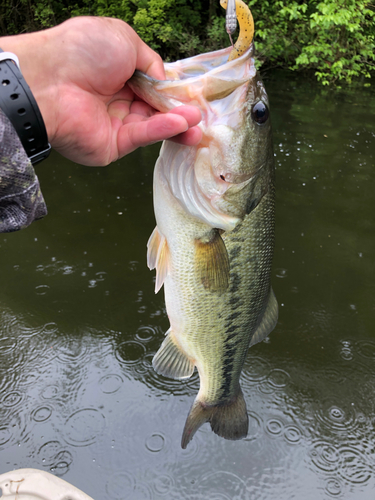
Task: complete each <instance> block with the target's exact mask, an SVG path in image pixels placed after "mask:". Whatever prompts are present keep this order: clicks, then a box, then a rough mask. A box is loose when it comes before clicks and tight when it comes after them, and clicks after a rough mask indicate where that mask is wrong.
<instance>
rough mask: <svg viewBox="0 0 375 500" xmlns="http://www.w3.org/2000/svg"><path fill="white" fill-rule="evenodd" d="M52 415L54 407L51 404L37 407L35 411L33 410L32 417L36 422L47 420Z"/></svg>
mask: <svg viewBox="0 0 375 500" xmlns="http://www.w3.org/2000/svg"><path fill="white" fill-rule="evenodd" d="M51 415H52V408H51V407H49V406H41V407H39V408H36V409H35V410H34V411H33V412H31V418H32V419H33V420H34V421H35V422H45V421H46V420H48V419H49V418H50V416H51Z"/></svg>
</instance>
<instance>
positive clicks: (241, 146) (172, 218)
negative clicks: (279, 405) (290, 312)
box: [130, 45, 278, 448]
mask: <svg viewBox="0 0 375 500" xmlns="http://www.w3.org/2000/svg"><path fill="white" fill-rule="evenodd" d="M231 51H232V49H231V48H230V47H229V48H228V49H224V50H220V51H217V52H213V53H209V54H203V55H199V56H195V57H192V58H189V59H185V60H182V61H178V62H176V63H172V64H166V65H165V69H166V74H167V78H168V79H169V80H167V81H156V80H153V79H151V78H149V77H148V76H146V75H144V74H141V73H136V74H135V75H134V76H133V78H132V80H131V82H130V85H131V87H132V88H133V90H134V92H135V93H136V94H138V95H139V96H140V97H142V98H143V99H144V100H145V101H147V102H148V103H149V104H151V105H152V106H154V107H155V108H156V109H159V110H161V111H166V110H168V109H171V108H173V107H175V106H176V105H180V104H181V103H189V104H193V105H196V106H199V108H200V109H201V111H202V116H203V119H202V122H201V123H200V127H201V129H202V133H203V138H202V141H201V142H200V144H199V145H198V146H194V147H188V146H182V145H179V144H176V143H174V142H171V141H165V142H164V143H163V145H162V148H161V151H160V156H159V158H158V160H157V162H156V166H155V172H154V209H155V216H156V223H157V226H156V228H155V230H154V232H153V233H152V235H151V237H150V239H149V242H148V256H147V259H148V266H149V267H150V269H153V268H156V286H155V291H156V292H157V291H158V290H159V289H160V288H161V286H162V285H163V284H164V293H165V302H166V308H167V313H168V317H169V321H170V329H169V330H168V332H167V334H166V335H167V336H166V338H165V340H164V342H163V343H162V345H161V347H160V349H159V351H158V352H157V353H156V355H155V357H154V359H153V367H154V369H155V370H156V372H157V373H159V374H162V375H164V376H166V377H172V378H175V379H184V378H188V377H190V376H191V375H192V374H193V372H194V368H195V367H197V369H198V372H199V378H200V389H199V392H198V395H197V397H196V399H195V401H194V403H193V405H192V407H191V410H190V413H189V415H188V417H187V420H186V424H185V428H184V431H183V436H182V442H181V445H182V447H183V448H186V446H187V444H188V443H189V441H190V440H191V439H192V437H193V435H194V433H195V432H196V431H197V429H198V428H199V427H200V426H201V425H202V424H203V423H204V422H207V421H208V422H210V424H211V427H212V430H213V431H214V432H215V433H216V434H218V435H219V436H222V437H224V438H226V439H240V438H243V437H245V436H246V435H247V431H248V415H247V410H246V403H245V400H244V397H243V393H242V390H241V387H240V382H239V379H240V375H241V370H242V367H243V364H244V361H245V357H246V354H247V350H248V348H249V347H250V346H252V345H254V344H255V343H257V342H260V341H261V340H263V339H264V338H265V337H266V336H267V335H268V334H269V333H270V332H271V331H272V329H273V328H274V327H275V325H276V322H277V316H278V306H277V301H276V298H275V296H274V293H273V291H272V288H271V284H270V271H271V262H272V255H273V247H274V157H273V148H272V134H271V124H270V119H269V104H268V98H267V94H266V91H265V88H264V86H263V84H262V82H261V80H260V78H259V76H258V73H257V71H256V69H255V65H254V58H253V46H252V45H251V47H250V48H249V49H248V50H247V51H246V52H245V53H244V54H243V55H242V56H241V57H239V58H237V59H234V60H232V61H228V57H229V55H230V53H231Z"/></svg>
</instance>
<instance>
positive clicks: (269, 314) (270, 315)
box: [250, 288, 279, 347]
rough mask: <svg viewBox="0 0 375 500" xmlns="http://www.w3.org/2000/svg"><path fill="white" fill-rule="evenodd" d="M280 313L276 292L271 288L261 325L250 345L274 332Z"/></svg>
mask: <svg viewBox="0 0 375 500" xmlns="http://www.w3.org/2000/svg"><path fill="white" fill-rule="evenodd" d="M278 315H279V306H278V305H277V300H276V297H275V294H274V292H273V290H272V288H271V291H270V296H269V299H268V304H267V307H266V310H265V312H264V315H263V318H262V321H261V323H260V325H259V326H258V328H257V329H256V331H255V333H254V335H253V338H252V339H251V342H250V347H251V346H252V345H254V344H257V343H258V342H261V341H262V340H264V339H265V338H266V337H267V336H268V335H269V334H270V333H271V332H272V330H273V329H274V328H275V326H276V323H277V318H278Z"/></svg>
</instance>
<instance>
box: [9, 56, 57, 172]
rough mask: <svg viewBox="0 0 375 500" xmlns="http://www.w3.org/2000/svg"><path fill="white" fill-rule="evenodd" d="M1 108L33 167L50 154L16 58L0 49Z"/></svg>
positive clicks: (32, 99)
mask: <svg viewBox="0 0 375 500" xmlns="http://www.w3.org/2000/svg"><path fill="white" fill-rule="evenodd" d="M0 108H1V109H2V110H3V112H4V113H5V114H6V116H7V117H8V118H9V120H10V121H11V123H12V125H13V127H14V128H15V130H16V132H17V134H18V136H19V138H20V140H21V142H22V145H23V147H24V148H25V151H26V153H27V156H28V157H29V158H30V160H31V162H32V163H33V164H35V163H38V162H39V161H42V160H44V159H46V158H47V157H48V155H49V153H50V151H51V145H50V144H49V142H48V136H47V131H46V127H45V125H44V121H43V118H42V115H41V113H40V111H39V108H38V105H37V103H36V100H35V99H34V96H33V94H32V93H31V90H30V87H29V86H28V85H27V83H26V81H25V79H24V78H23V76H22V73H21V71H20V69H19V63H18V58H17V56H15V55H14V54H12V53H10V52H4V51H3V50H1V49H0Z"/></svg>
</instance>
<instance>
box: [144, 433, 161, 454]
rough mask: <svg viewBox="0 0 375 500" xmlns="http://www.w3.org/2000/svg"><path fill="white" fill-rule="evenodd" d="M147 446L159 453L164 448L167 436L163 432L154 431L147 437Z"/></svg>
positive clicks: (153, 451)
mask: <svg viewBox="0 0 375 500" xmlns="http://www.w3.org/2000/svg"><path fill="white" fill-rule="evenodd" d="M145 444H146V448H147V449H148V451H151V452H152V453H157V452H158V451H161V450H162V449H163V448H164V444H165V437H164V436H163V434H159V433H154V434H152V435H151V436H149V437H148V438H147V439H146V443H145Z"/></svg>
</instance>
